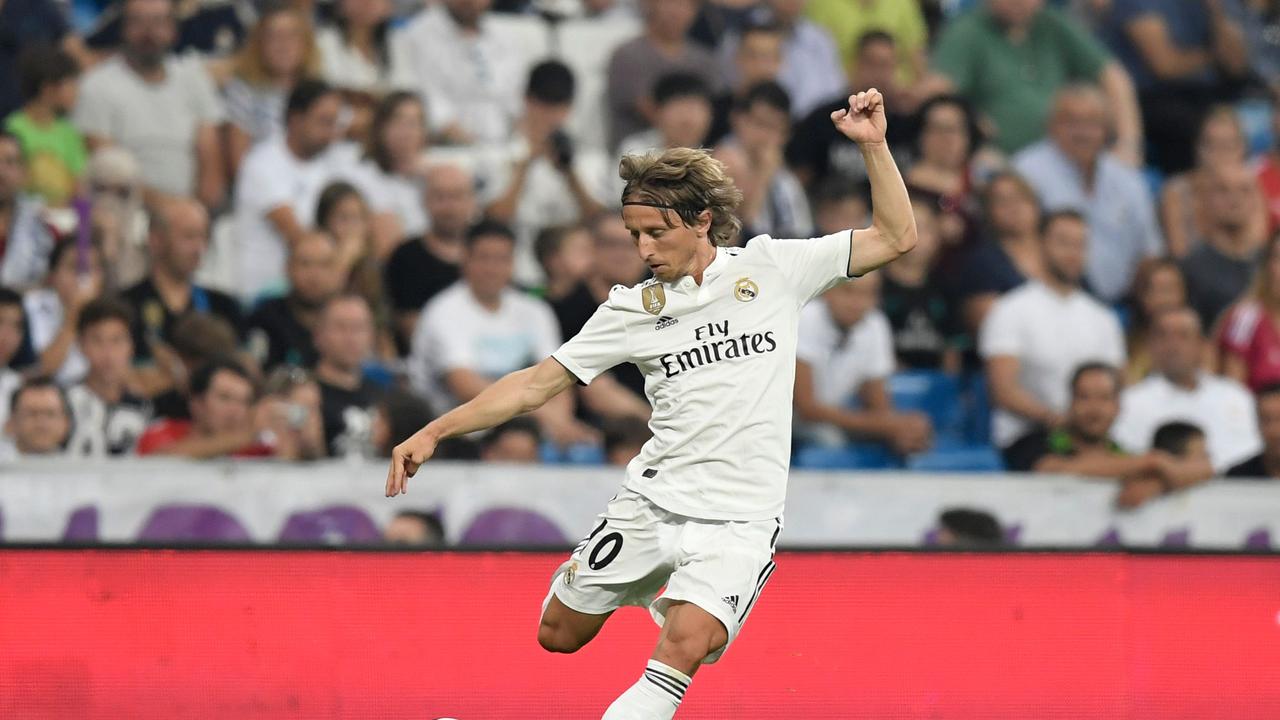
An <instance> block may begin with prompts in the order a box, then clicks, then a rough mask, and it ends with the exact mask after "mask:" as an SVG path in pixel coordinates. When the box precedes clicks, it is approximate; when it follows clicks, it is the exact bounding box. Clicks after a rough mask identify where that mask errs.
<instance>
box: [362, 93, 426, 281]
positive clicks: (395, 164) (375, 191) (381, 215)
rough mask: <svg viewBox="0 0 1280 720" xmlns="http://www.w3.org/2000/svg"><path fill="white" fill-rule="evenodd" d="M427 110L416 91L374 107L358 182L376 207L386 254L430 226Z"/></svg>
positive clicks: (376, 233) (378, 246)
mask: <svg viewBox="0 0 1280 720" xmlns="http://www.w3.org/2000/svg"><path fill="white" fill-rule="evenodd" d="M426 151H427V111H426V109H425V108H423V107H422V100H421V99H419V98H418V96H417V95H414V94H413V93H410V92H404V91H398V92H393V93H391V94H389V95H387V96H386V97H385V98H383V99H382V101H381V102H379V103H378V104H377V107H376V108H375V109H374V111H373V122H372V124H371V125H370V127H369V140H368V142H367V143H365V150H364V160H363V161H362V162H361V163H360V166H359V168H358V169H357V170H356V172H355V173H354V174H353V175H352V177H351V180H352V181H353V184H354V185H355V186H356V187H357V188H359V189H360V193H361V194H362V195H363V196H364V198H365V200H366V201H367V202H368V203H369V205H370V207H371V208H372V210H373V216H372V218H371V219H372V226H371V228H370V229H371V230H372V232H373V239H374V249H375V251H376V256H377V257H378V258H379V259H382V260H385V259H386V258H387V257H388V256H390V255H391V253H392V251H394V250H395V249H396V246H397V245H398V244H399V243H400V241H401V240H403V239H404V238H406V237H420V236H421V235H422V234H423V233H424V232H426V230H427V213H426V211H425V210H424V209H423V203H422V193H423V187H424V185H425V183H426V177H425V173H426V165H425V163H424V159H423V155H424V153H426Z"/></svg>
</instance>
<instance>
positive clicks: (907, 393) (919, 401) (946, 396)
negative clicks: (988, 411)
mask: <svg viewBox="0 0 1280 720" xmlns="http://www.w3.org/2000/svg"><path fill="white" fill-rule="evenodd" d="M888 384H889V394H890V396H892V398H893V406H894V407H895V408H897V409H899V410H912V411H916V412H922V413H924V414H926V415H928V416H929V420H930V421H931V422H933V429H934V433H935V434H936V435H938V436H942V437H957V438H958V437H960V434H961V432H962V426H963V422H964V418H963V414H962V413H961V406H960V379H959V378H957V377H956V376H954V375H948V374H947V373H944V372H937V371H932V370H910V371H906V372H900V373H895V374H894V375H892V376H890V378H889V383H888Z"/></svg>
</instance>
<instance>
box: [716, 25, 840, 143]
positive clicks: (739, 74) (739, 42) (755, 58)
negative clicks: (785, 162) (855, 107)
mask: <svg viewBox="0 0 1280 720" xmlns="http://www.w3.org/2000/svg"><path fill="white" fill-rule="evenodd" d="M782 32H783V31H782V26H781V25H778V24H777V23H770V22H750V21H748V22H747V24H746V25H744V26H743V27H742V29H741V30H739V31H738V32H737V33H736V34H735V35H730V36H728V38H726V41H725V42H724V43H722V44H721V47H720V50H721V55H723V54H724V51H725V50H726V48H727V47H729V46H732V47H733V54H732V55H731V56H730V57H731V58H732V60H731V62H730V63H728V67H727V68H726V75H725V76H726V77H727V78H729V81H730V86H729V88H728V89H727V90H726V91H725V92H723V93H721V94H720V95H718V96H716V98H715V101H714V102H713V103H712V113H711V131H710V132H709V133H708V135H707V144H708V145H712V146H714V145H716V144H717V143H719V142H720V141H721V140H723V139H724V136H725V135H728V134H729V131H730V130H731V128H730V127H729V121H730V115H731V114H732V113H733V108H734V106H735V105H737V104H738V103H739V102H740V101H741V100H742V99H743V98H744V97H745V96H746V94H747V91H748V90H750V89H751V88H753V87H755V86H756V85H759V84H760V83H762V82H770V81H772V82H779V80H778V72H779V70H780V68H781V67H782V38H783V36H782ZM779 85H780V86H781V83H780V82H779ZM841 85H843V83H842V84H841ZM784 89H785V88H784ZM840 89H841V86H837V87H836V90H835V92H839V91H840ZM788 97H790V96H788ZM822 99H824V100H825V99H826V97H825V96H824V97H823V98H822ZM792 112H793V114H794V108H792Z"/></svg>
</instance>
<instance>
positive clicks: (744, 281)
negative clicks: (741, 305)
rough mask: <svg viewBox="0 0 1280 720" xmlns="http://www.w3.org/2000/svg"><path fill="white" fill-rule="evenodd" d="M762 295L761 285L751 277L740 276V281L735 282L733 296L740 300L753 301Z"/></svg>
mask: <svg viewBox="0 0 1280 720" xmlns="http://www.w3.org/2000/svg"><path fill="white" fill-rule="evenodd" d="M759 295H760V286H759V285H756V284H755V282H754V281H752V279H751V278H738V282H736V283H734V284H733V296H734V297H735V298H737V299H738V302H751V301H752V300H755V299H756V298H757V297H759Z"/></svg>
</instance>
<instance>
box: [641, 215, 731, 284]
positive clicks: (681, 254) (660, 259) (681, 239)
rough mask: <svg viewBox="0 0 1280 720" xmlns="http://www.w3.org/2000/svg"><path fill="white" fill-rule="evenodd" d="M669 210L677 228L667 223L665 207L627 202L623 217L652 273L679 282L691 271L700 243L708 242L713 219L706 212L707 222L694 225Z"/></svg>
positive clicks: (663, 278)
mask: <svg viewBox="0 0 1280 720" xmlns="http://www.w3.org/2000/svg"><path fill="white" fill-rule="evenodd" d="M666 213H667V215H669V216H670V217H671V219H672V220H673V222H674V227H669V226H668V225H667V221H666V218H664V217H663V211H662V210H661V209H659V208H655V207H647V206H644V205H624V206H623V207H622V220H623V221H624V222H625V223H626V224H627V229H628V230H630V231H631V237H632V239H633V240H634V241H635V245H636V251H637V252H639V253H640V259H641V260H643V261H644V264H645V265H647V266H648V267H649V272H651V273H653V276H654V277H656V278H658V279H659V280H661V281H662V282H675V281H676V280H679V279H680V278H682V277H684V276H685V275H688V274H689V273H690V272H691V270H692V267H693V258H694V255H695V254H696V253H697V250H698V245H699V244H700V243H705V242H708V240H707V236H706V232H707V229H708V228H709V226H710V224H711V219H710V213H707V212H704V213H703V216H704V217H705V218H706V219H705V221H704V223H703V224H700V225H699V226H698V227H696V228H691V227H689V226H687V225H685V224H684V222H683V221H681V219H680V216H679V215H677V214H676V213H675V211H673V210H667V211H666Z"/></svg>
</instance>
